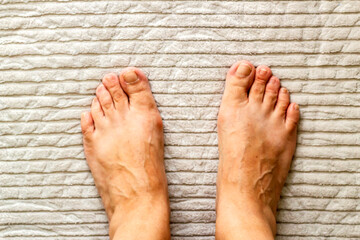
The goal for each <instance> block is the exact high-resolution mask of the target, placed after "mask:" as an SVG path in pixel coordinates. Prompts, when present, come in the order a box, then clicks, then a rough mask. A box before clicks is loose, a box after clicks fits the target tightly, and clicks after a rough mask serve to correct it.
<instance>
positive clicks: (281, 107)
mask: <svg viewBox="0 0 360 240" xmlns="http://www.w3.org/2000/svg"><path fill="white" fill-rule="evenodd" d="M289 103H290V94H289V91H288V90H287V89H286V88H280V91H279V96H278V99H277V102H276V106H275V112H276V114H278V115H279V116H283V117H285V114H286V109H287V108H288V106H289Z"/></svg>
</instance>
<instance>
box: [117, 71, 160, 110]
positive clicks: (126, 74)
mask: <svg viewBox="0 0 360 240" xmlns="http://www.w3.org/2000/svg"><path fill="white" fill-rule="evenodd" d="M120 84H121V87H122V89H123V90H124V92H125V93H126V94H127V95H128V97H129V102H130V107H147V108H149V107H150V108H156V103H155V99H154V97H153V95H152V93H151V89H150V84H149V81H148V79H147V77H146V76H145V74H144V73H143V72H142V71H141V70H139V69H137V68H130V67H129V68H126V69H124V70H123V71H122V72H121V73H120Z"/></svg>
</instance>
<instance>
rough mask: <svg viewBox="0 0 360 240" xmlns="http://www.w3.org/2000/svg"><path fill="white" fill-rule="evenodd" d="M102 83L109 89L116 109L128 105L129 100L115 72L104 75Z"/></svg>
mask: <svg viewBox="0 0 360 240" xmlns="http://www.w3.org/2000/svg"><path fill="white" fill-rule="evenodd" d="M102 83H103V84H104V86H105V88H106V89H107V90H108V91H109V93H110V95H111V97H112V100H113V102H114V105H115V108H116V109H122V108H124V107H125V106H127V104H128V102H129V100H128V97H127V96H126V94H125V93H124V91H123V90H122V88H121V86H120V82H119V78H118V76H117V75H116V74H115V73H108V74H106V75H105V76H104V78H103V80H102Z"/></svg>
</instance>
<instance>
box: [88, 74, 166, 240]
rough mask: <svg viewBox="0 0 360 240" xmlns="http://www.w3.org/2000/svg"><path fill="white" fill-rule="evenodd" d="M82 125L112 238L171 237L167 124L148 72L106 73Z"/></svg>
mask: <svg viewBox="0 0 360 240" xmlns="http://www.w3.org/2000/svg"><path fill="white" fill-rule="evenodd" d="M81 128H82V132H83V142H84V152H85V156H86V160H87V162H88V164H89V166H90V169H91V172H92V174H93V177H94V180H95V184H96V187H97V189H98V191H99V193H100V195H101V198H102V200H103V203H104V207H105V210H106V213H107V215H108V218H109V223H110V230H109V231H110V239H126V240H131V239H161V240H164V239H170V227H169V221H170V220H169V218H170V217H169V216H170V213H169V211H170V210H169V200H168V192H167V181H166V176H165V168H164V137H163V125H162V120H161V117H160V114H159V111H158V109H157V107H156V104H155V100H154V98H153V96H152V93H151V90H150V86H149V82H148V80H147V78H146V76H145V75H144V73H143V72H141V71H140V70H139V69H136V68H127V69H125V70H124V71H122V73H121V74H120V76H119V77H118V76H117V75H116V74H107V75H106V76H105V77H104V78H103V80H102V84H101V85H100V86H99V87H98V88H97V89H96V97H95V98H94V100H93V103H92V106H91V113H89V112H87V113H83V114H82V116H81Z"/></svg>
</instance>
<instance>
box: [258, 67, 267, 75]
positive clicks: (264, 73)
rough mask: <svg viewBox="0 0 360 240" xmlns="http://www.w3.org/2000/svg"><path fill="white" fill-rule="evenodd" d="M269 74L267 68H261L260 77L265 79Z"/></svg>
mask: <svg viewBox="0 0 360 240" xmlns="http://www.w3.org/2000/svg"><path fill="white" fill-rule="evenodd" d="M267 73H268V70H267V69H266V68H261V69H260V76H263V77H265V76H266V74H267Z"/></svg>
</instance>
